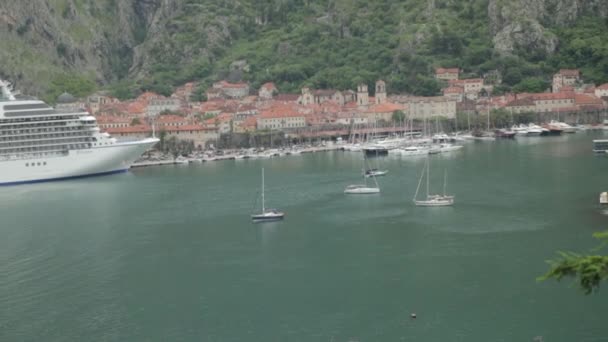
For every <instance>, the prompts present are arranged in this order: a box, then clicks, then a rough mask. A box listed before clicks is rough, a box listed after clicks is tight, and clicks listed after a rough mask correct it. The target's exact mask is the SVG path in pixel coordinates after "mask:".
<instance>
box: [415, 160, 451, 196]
mask: <svg viewBox="0 0 608 342" xmlns="http://www.w3.org/2000/svg"><path fill="white" fill-rule="evenodd" d="M425 168H426V199H425V200H417V199H416V198H417V197H418V192H419V191H420V185H421V184H422V178H424V169H423V170H422V174H421V175H420V180H419V181H418V187H417V188H416V194H414V203H415V204H416V206H419V207H447V206H451V205H453V204H454V196H453V195H447V194H446V186H447V177H448V174H447V172H445V174H444V180H443V195H431V194H429V179H430V171H429V170H430V166H429V159H428V158H427V160H426V163H425Z"/></svg>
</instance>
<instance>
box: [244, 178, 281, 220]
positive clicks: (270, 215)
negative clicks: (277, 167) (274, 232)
mask: <svg viewBox="0 0 608 342" xmlns="http://www.w3.org/2000/svg"><path fill="white" fill-rule="evenodd" d="M283 217H285V214H284V213H283V212H281V211H278V210H277V209H266V203H265V198H264V168H262V212H261V213H260V214H254V215H251V220H253V222H268V221H279V220H282V219H283Z"/></svg>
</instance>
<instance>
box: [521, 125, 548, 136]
mask: <svg viewBox="0 0 608 342" xmlns="http://www.w3.org/2000/svg"><path fill="white" fill-rule="evenodd" d="M545 131H547V132H548V131H549V130H547V129H543V128H542V127H540V126H538V125H536V124H534V123H532V122H531V123H529V124H528V133H527V134H526V135H528V136H539V135H541V134H543V132H545Z"/></svg>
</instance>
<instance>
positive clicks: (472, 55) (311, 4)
mask: <svg viewBox="0 0 608 342" xmlns="http://www.w3.org/2000/svg"><path fill="white" fill-rule="evenodd" d="M187 3H188V5H187V6H186V9H187V10H186V11H184V12H183V13H182V14H181V15H178V16H177V17H175V18H174V19H173V20H172V22H171V23H170V24H168V27H169V28H170V30H171V32H169V33H168V34H167V36H166V37H165V40H163V41H162V43H159V44H158V45H157V46H156V47H155V49H153V50H152V52H153V53H152V55H151V56H150V57H151V58H152V59H153V60H154V63H153V68H152V70H151V73H150V76H149V77H147V78H146V79H145V80H144V81H143V82H142V83H141V86H142V87H143V88H144V89H149V90H155V91H158V92H161V93H168V92H169V91H170V88H171V86H175V85H178V84H180V83H183V82H185V81H189V80H202V81H203V86H205V87H206V86H207V85H209V84H210V83H211V81H213V80H216V79H220V78H228V79H230V78H233V79H235V80H236V79H241V78H243V79H244V80H247V81H249V82H251V84H252V86H253V89H257V87H258V86H259V85H261V84H262V83H264V82H266V81H274V82H276V83H277V85H278V87H279V89H281V91H283V92H299V90H300V88H301V87H302V86H304V85H307V86H310V87H314V88H337V89H352V88H354V87H355V86H356V84H358V83H360V82H365V83H368V84H369V85H372V84H373V82H374V81H375V80H377V79H380V78H382V79H385V80H386V81H387V83H388V87H389V91H390V92H408V93H413V94H416V95H435V94H438V93H439V89H440V85H439V84H438V83H437V82H436V81H435V80H434V78H433V69H434V67H437V66H445V67H459V68H461V69H462V70H464V73H465V76H470V77H481V76H482V75H484V74H486V73H487V72H489V71H492V70H498V71H499V73H500V74H501V75H502V81H503V83H502V85H501V86H499V87H497V88H496V90H497V92H503V91H507V90H511V89H512V90H515V91H528V92H533V91H534V92H537V91H544V90H546V89H547V88H548V87H549V85H550V79H551V75H552V73H553V72H555V70H556V69H559V68H574V67H579V68H581V69H582V70H583V73H584V76H585V78H586V79H587V80H589V81H594V82H597V83H602V82H607V81H608V58H607V57H608V35H605V34H602V32H605V31H606V29H608V25H607V23H606V21H605V20H601V19H598V18H582V19H580V20H579V21H578V22H577V24H576V25H574V26H571V27H563V28H556V29H555V30H554V33H555V34H556V35H557V36H558V37H559V38H560V41H561V44H560V45H559V46H558V51H557V52H556V53H555V54H554V55H552V56H549V55H547V54H546V53H545V52H544V51H540V50H534V49H532V50H521V51H515V54H513V55H509V56H504V55H498V54H497V53H496V52H495V51H494V49H493V43H492V35H491V33H490V32H489V22H488V20H489V19H488V15H487V6H488V1H487V0H473V1H469V2H464V3H463V2H460V1H456V2H454V1H447V0H436V1H434V7H431V6H430V5H429V4H428V2H426V1H420V0H406V1H397V0H392V1H391V0H385V1H378V2H370V1H365V0H309V1H304V0H281V1H278V0H265V1H240V2H238V3H235V2H226V1H221V0H215V1H208V0H187ZM195 51H198V52H200V54H196V55H193V56H192V57H188V54H189V53H192V52H195ZM184 59H185V60H187V61H188V63H186V64H184V63H183V62H184ZM239 60H245V61H246V62H247V63H248V66H249V70H248V71H235V70H232V69H231V63H232V62H234V61H239Z"/></svg>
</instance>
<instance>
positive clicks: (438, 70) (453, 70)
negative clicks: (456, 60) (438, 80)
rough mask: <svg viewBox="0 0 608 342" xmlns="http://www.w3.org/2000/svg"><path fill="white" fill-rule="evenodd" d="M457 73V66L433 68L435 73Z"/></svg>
mask: <svg viewBox="0 0 608 342" xmlns="http://www.w3.org/2000/svg"><path fill="white" fill-rule="evenodd" d="M447 73H450V74H458V73H460V69H459V68H436V69H435V74H438V75H439V74H447Z"/></svg>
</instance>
